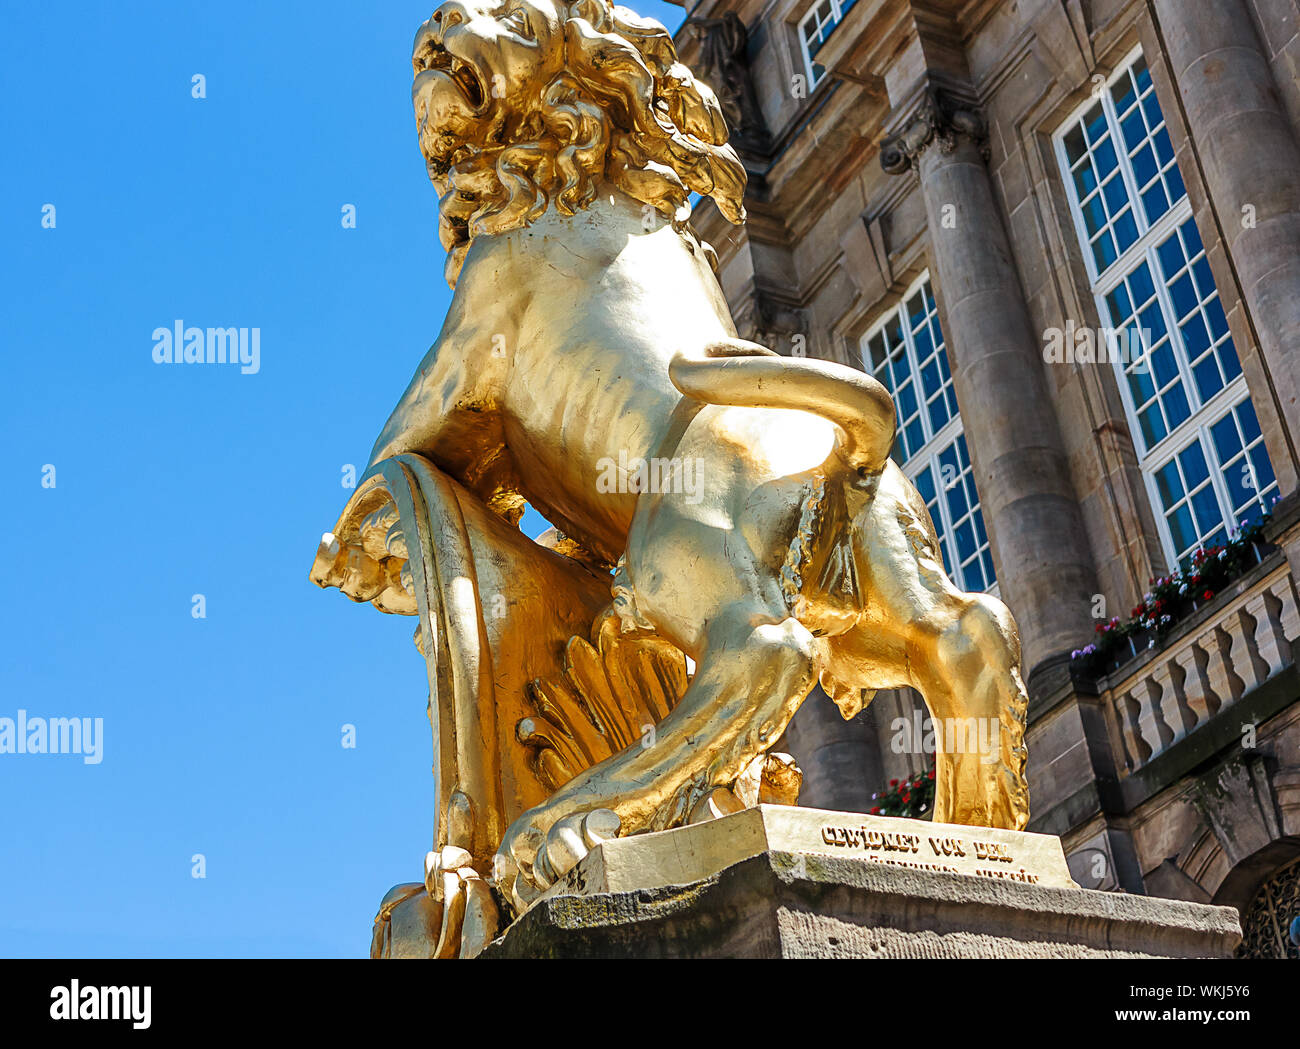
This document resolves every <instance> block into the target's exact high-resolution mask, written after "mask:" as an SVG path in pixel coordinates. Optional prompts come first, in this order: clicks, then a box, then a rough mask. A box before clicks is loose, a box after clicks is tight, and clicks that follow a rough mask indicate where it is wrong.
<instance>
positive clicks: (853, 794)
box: [774, 685, 884, 812]
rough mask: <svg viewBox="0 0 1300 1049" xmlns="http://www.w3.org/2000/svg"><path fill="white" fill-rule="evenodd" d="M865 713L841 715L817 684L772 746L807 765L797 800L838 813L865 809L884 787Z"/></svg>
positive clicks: (878, 756)
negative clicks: (846, 716) (872, 797)
mask: <svg viewBox="0 0 1300 1049" xmlns="http://www.w3.org/2000/svg"><path fill="white" fill-rule="evenodd" d="M873 735H874V734H873V732H872V730H871V725H870V723H869V722H868V721H867V716H866V714H859V715H858V716H857V717H855V718H854V719H853V720H852V721H845V720H844V719H843V718H841V717H840V712H839V709H838V708H837V707H836V706H835V704H834V702H832V700H831V697H830V696H828V695H827V694H826V693H825V692H823V691H822V688H821V686H820V685H817V686H816V687H815V688H814V689H813V690H812V692H811V693H809V695H808V698H807V699H806V700H804V703H803V706H801V707H800V708H799V709H798V710H797V711H796V712H795V715H794V717H793V718H792V719H791V721H790V724H789V725H787V726H786V730H785V736H784V737H783V738H782V740H781V741H780V742H779V743H778V744H777V745H776V747H775V748H774V749H776V750H784V751H787V752H788V753H789V754H790V755H791V756H792V757H793V758H794V759H795V761H796V762H798V763H799V767H800V768H801V769H803V786H802V787H801V788H800V790H799V804H800V805H803V806H804V807H806V808H812V809H831V810H833V811H836V812H866V811H868V810H869V809H870V808H871V795H872V793H873V792H875V791H878V790H880V789H881V788H882V787H883V786H884V782H883V775H884V770H883V769H882V768H881V765H880V755H879V753H878V751H877V748H876V746H875V741H874V739H873Z"/></svg>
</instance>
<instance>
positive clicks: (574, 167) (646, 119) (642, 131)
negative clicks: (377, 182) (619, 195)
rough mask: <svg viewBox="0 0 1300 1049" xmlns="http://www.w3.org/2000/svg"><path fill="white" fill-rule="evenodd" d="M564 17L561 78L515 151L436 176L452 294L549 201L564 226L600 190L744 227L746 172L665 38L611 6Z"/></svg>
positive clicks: (476, 157)
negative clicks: (482, 240)
mask: <svg viewBox="0 0 1300 1049" xmlns="http://www.w3.org/2000/svg"><path fill="white" fill-rule="evenodd" d="M560 10H561V13H562V15H563V17H564V48H565V69H564V71H563V72H561V73H560V74H559V75H558V76H556V77H555V78H554V79H553V80H552V81H551V82H550V83H549V84H547V85H546V86H545V88H544V89H543V94H542V99H541V105H540V107H539V108H538V110H537V111H536V112H535V113H534V114H533V115H532V117H531V119H529V120H527V121H525V122H524V124H523V126H521V127H520V128H519V129H518V130H517V132H516V133H515V134H513V135H512V136H511V140H510V141H507V142H503V143H500V144H494V145H490V146H488V147H486V148H481V149H475V150H473V151H470V152H469V155H468V156H460V155H458V157H459V159H458V158H456V157H454V158H453V162H452V163H451V164H450V165H448V166H446V167H445V168H442V169H439V168H437V167H435V166H434V165H432V164H431V165H430V168H429V177H430V178H431V180H432V181H433V184H434V186H435V187H436V188H437V190H438V194H439V212H440V217H439V230H438V232H439V238H440V240H441V241H442V245H443V247H444V248H446V249H447V253H448V258H447V268H446V275H447V280H448V283H450V284H451V285H453V286H455V283H456V277H457V275H458V274H459V272H460V268H461V265H462V264H463V263H464V260H465V254H466V252H467V251H468V250H469V246H470V244H471V243H472V241H473V239H474V238H475V237H477V236H478V235H479V234H483V233H487V234H492V233H503V232H506V231H508V230H512V229H518V228H520V227H522V226H526V225H528V224H530V223H531V222H532V221H533V220H534V219H536V218H538V217H539V216H540V215H542V213H543V212H545V211H546V209H547V207H548V205H549V204H550V202H551V201H552V200H554V202H555V206H556V207H557V208H558V209H559V210H560V211H561V212H562V213H563V214H565V215H573V214H576V213H577V212H578V211H580V210H582V209H583V208H585V207H586V206H587V205H589V204H590V203H591V202H592V201H593V200H594V199H595V196H596V193H597V191H598V189H599V184H600V183H601V181H602V180H604V181H607V182H609V183H610V184H612V185H614V186H616V187H618V188H619V189H621V190H623V192H625V193H627V194H628V195H629V196H631V197H633V198H635V199H637V200H640V201H643V202H645V203H646V204H649V205H651V206H653V207H654V208H655V210H656V211H658V212H660V213H661V214H663V215H664V216H666V217H668V218H670V219H671V220H672V221H673V223H674V225H675V226H676V227H677V228H678V229H682V228H684V224H685V222H686V220H687V219H688V218H689V216H690V204H689V199H688V198H689V196H690V194H691V193H692V192H695V193H700V194H702V195H704V196H710V197H712V198H713V200H714V201H715V202H716V204H717V206H718V210H719V211H721V212H722V214H723V215H724V216H725V217H726V218H727V219H728V220H729V221H731V222H734V223H741V222H743V221H744V220H745V209H744V205H743V203H742V200H743V197H744V192H745V169H744V167H743V166H742V164H741V163H740V159H739V158H738V157H737V156H736V152H735V150H733V149H732V148H731V146H729V145H727V126H726V122H725V121H724V119H723V116H722V109H721V107H720V106H719V105H718V100H717V98H716V96H715V95H714V93H713V91H712V90H711V89H710V88H709V87H708V85H706V84H703V83H701V82H700V81H698V80H696V79H695V77H694V76H693V75H692V74H691V71H690V70H689V69H688V68H687V67H686V66H685V65H683V64H682V63H681V62H679V61H678V59H677V51H676V48H675V47H674V46H673V40H672V37H671V36H670V35H669V34H668V31H667V30H666V29H665V28H664V27H663V26H662V25H660V24H659V23H658V22H656V21H654V20H653V19H643V18H641V17H640V16H638V15H636V14H635V13H634V12H632V11H629V10H628V9H627V8H624V7H618V6H615V5H612V4H609V3H607V0H575V2H573V3H570V4H568V5H567V7H566V6H565V5H561V6H560Z"/></svg>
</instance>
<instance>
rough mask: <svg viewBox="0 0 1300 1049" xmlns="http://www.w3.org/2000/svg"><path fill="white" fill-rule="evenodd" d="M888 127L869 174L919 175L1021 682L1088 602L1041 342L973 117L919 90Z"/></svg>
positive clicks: (1065, 636)
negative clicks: (1020, 657) (1016, 638)
mask: <svg viewBox="0 0 1300 1049" xmlns="http://www.w3.org/2000/svg"><path fill="white" fill-rule="evenodd" d="M895 126H896V127H899V128H901V130H900V131H899V132H898V133H897V134H895V135H893V136H892V137H890V138H888V139H886V140H885V141H884V142H883V143H882V144H881V147H880V159H881V164H882V166H883V167H884V169H885V171H887V172H889V173H890V174H902V173H904V172H907V171H912V170H914V171H916V172H917V173H918V175H919V177H920V182H921V192H922V195H923V196H924V198H925V208H926V216H927V219H928V225H929V233H930V244H931V251H932V258H933V265H934V269H935V274H936V284H937V285H938V288H937V294H938V296H939V299H940V302H941V303H942V305H943V306H944V312H945V321H946V327H945V329H944V335H945V338H946V341H947V344H948V351H949V360H950V362H951V364H952V371H953V382H954V385H955V388H956V392H957V402H958V407H959V408H960V410H961V416H962V423H963V426H964V427H965V431H966V440H967V445H968V447H969V448H970V453H971V461H972V463H973V465H974V469H975V475H976V484H977V486H978V488H979V494H980V502H981V505H982V507H983V512H984V520H985V524H986V525H987V526H988V531H989V539H990V542H991V544H992V547H993V553H994V555H995V558H996V565H997V570H998V583H999V585H1000V588H1001V593H1002V597H1003V600H1005V601H1006V603H1007V604H1008V605H1009V606H1010V608H1011V610H1012V612H1013V613H1014V614H1015V617H1016V621H1017V622H1018V623H1019V626H1020V638H1021V642H1022V644H1023V646H1024V670H1025V672H1026V674H1027V675H1030V674H1033V672H1034V670H1035V669H1046V667H1047V666H1050V665H1051V664H1053V663H1055V662H1057V661H1058V660H1060V658H1061V656H1062V653H1064V655H1065V658H1068V655H1069V652H1070V650H1071V649H1073V648H1077V647H1079V645H1081V644H1083V643H1085V642H1086V641H1087V640H1088V639H1089V638H1090V637H1091V635H1092V632H1093V621H1092V618H1091V605H1092V595H1094V594H1095V593H1096V592H1097V578H1096V572H1095V568H1094V565H1093V561H1092V551H1091V547H1090V545H1089V542H1088V537H1087V535H1086V533H1085V531H1084V526H1083V518H1082V515H1081V514H1080V511H1079V505H1078V501H1077V499H1076V496H1075V493H1074V489H1073V487H1072V486H1071V482H1070V469H1069V464H1068V462H1067V459H1066V455H1065V451H1064V445H1063V441H1062V439H1061V433H1060V427H1059V424H1058V421H1057V418H1056V413H1055V408H1054V405H1053V402H1052V398H1051V396H1050V394H1049V393H1048V385H1047V376H1046V374H1045V372H1044V370H1043V369H1044V367H1045V365H1044V363H1043V354H1042V342H1041V340H1040V339H1039V338H1038V337H1037V335H1036V334H1035V332H1034V330H1033V326H1032V324H1031V322H1030V318H1029V310H1028V307H1027V306H1026V304H1025V298H1024V292H1023V291H1022V290H1021V287H1020V280H1019V276H1018V274H1017V272H1016V268H1015V265H1014V263H1013V262H1012V258H1011V248H1010V244H1009V242H1008V240H1007V234H1006V230H1005V228H1004V227H1003V223H1002V215H1001V211H1000V210H999V207H998V205H997V202H996V200H995V198H994V195H993V186H992V182H991V179H990V175H989V170H988V165H987V163H986V145H985V143H986V135H985V124H984V120H983V118H982V117H981V115H980V114H979V112H978V110H977V109H976V108H975V107H974V106H973V105H970V104H969V103H967V102H965V101H964V100H962V99H960V98H959V97H958V96H956V95H955V94H953V93H952V92H950V91H948V90H946V89H942V88H939V87H936V86H934V85H929V86H927V87H926V89H925V90H924V91H923V93H922V94H921V96H920V98H919V101H918V104H917V105H916V106H915V108H914V109H912V110H911V111H910V112H905V113H904V114H903V115H901V116H900V117H899V118H897V121H896V123H895Z"/></svg>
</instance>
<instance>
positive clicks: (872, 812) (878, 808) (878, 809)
mask: <svg viewBox="0 0 1300 1049" xmlns="http://www.w3.org/2000/svg"><path fill="white" fill-rule="evenodd" d="M871 815H873V816H879V815H880V806H879V805H877V806H876V807H875V808H874V809H872V810H871Z"/></svg>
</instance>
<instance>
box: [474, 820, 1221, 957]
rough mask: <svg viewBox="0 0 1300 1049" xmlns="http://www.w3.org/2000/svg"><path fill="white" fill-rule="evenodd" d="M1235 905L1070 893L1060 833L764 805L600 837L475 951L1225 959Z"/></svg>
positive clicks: (552, 954) (509, 954) (515, 953)
mask: <svg viewBox="0 0 1300 1049" xmlns="http://www.w3.org/2000/svg"><path fill="white" fill-rule="evenodd" d="M1240 939H1241V931H1240V926H1239V922H1238V916H1237V912H1236V911H1235V910H1234V909H1232V908H1230V907H1208V906H1204V905H1201V904H1193V903H1185V902H1182V901H1173V900H1159V899H1154V898H1150V897H1143V896H1128V895H1123V894H1115V893H1103V892H1094V891H1091V890H1087V889H1080V888H1077V887H1073V883H1072V882H1071V881H1070V880H1069V874H1068V871H1067V869H1066V866H1065V858H1064V856H1063V854H1062V852H1061V846H1060V841H1059V839H1057V838H1053V837H1050V836H1047V835H1041V834H1024V833H1017V832H1013V831H994V830H987V829H983V828H974V827H954V826H945V825H942V824H932V823H927V822H924V821H920V820H904V819H890V818H884V817H871V816H865V817H864V816H862V815H861V814H860V813H837V812H822V811H818V810H815V809H800V808H784V807H781V806H760V807H759V808H758V809H749V810H746V811H744V812H740V813H736V814H734V815H731V816H726V817H723V818H722V819H718V820H714V821H712V822H709V823H704V824H699V825H697V826H692V827H683V828H680V829H677V830H670V831H663V832H661V833H658V834H647V835H641V836H636V837H631V838H623V839H619V840H617V841H613V842H607V843H605V844H603V845H601V846H598V847H597V848H596V849H595V850H594V851H593V852H592V853H591V854H590V855H589V856H587V857H586V859H584V860H583V861H582V862H581V863H580V864H579V865H578V866H577V867H576V868H575V869H574V870H572V871H570V872H569V874H568V875H567V876H566V877H565V878H564V879H562V881H561V882H559V883H557V884H556V885H555V886H553V887H552V888H551V889H550V890H549V891H548V892H547V894H546V895H544V896H543V897H542V898H541V899H540V900H539V901H538V902H537V903H535V904H534V905H533V907H532V908H531V909H530V910H529V911H528V912H527V913H526V914H524V915H523V917H521V918H520V919H519V920H518V921H516V922H515V923H514V924H513V925H512V926H510V928H508V929H507V930H506V932H505V933H504V934H503V935H502V936H501V937H500V938H499V939H497V940H496V941H495V942H493V943H492V944H491V945H489V946H488V948H487V949H486V950H485V951H484V952H483V953H482V955H481V956H480V957H483V958H578V957H599V958H616V957H627V958H994V957H996V958H1088V957H1108V958H1139V957H1141V958H1153V957H1154V958H1196V957H1199V958H1224V957H1229V956H1230V955H1231V954H1232V951H1233V950H1234V949H1235V947H1236V945H1237V944H1238V942H1239V941H1240Z"/></svg>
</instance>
